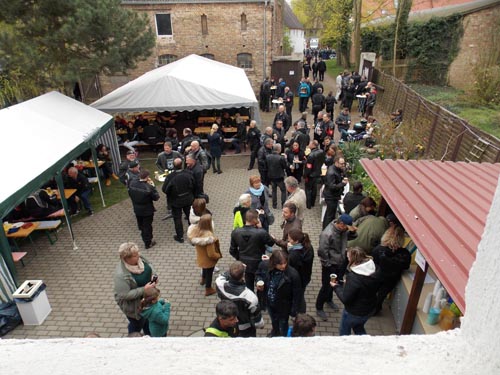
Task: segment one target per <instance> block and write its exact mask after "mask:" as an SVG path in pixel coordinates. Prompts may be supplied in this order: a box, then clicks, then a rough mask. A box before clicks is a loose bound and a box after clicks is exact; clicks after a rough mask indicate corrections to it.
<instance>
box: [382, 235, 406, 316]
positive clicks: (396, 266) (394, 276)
mask: <svg viewBox="0 0 500 375" xmlns="http://www.w3.org/2000/svg"><path fill="white" fill-rule="evenodd" d="M404 236H405V233H404V229H403V228H402V227H401V226H399V225H391V226H390V227H389V229H387V230H386V231H385V233H384V235H383V236H382V239H381V241H380V245H378V246H377V247H375V248H374V249H373V250H372V256H373V261H374V262H375V264H376V265H377V266H378V267H379V269H380V277H381V280H382V285H381V286H380V289H379V290H378V292H377V310H376V311H375V314H377V313H378V312H379V311H380V310H381V309H382V303H383V302H384V300H385V298H386V297H387V295H388V294H389V293H390V292H391V291H392V290H393V289H394V287H395V286H396V284H397V283H398V281H399V279H401V274H402V273H403V271H404V270H407V269H408V268H409V267H410V263H411V254H410V252H409V251H408V250H407V249H406V248H404V247H403V243H404Z"/></svg>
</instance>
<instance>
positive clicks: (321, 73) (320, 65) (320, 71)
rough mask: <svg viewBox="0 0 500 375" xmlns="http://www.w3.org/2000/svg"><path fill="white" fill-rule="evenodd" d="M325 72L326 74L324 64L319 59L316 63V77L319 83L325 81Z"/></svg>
mask: <svg viewBox="0 0 500 375" xmlns="http://www.w3.org/2000/svg"><path fill="white" fill-rule="evenodd" d="M325 72H326V63H325V62H324V61H323V59H322V58H321V57H320V58H319V61H318V76H319V80H320V81H323V80H324V79H325Z"/></svg>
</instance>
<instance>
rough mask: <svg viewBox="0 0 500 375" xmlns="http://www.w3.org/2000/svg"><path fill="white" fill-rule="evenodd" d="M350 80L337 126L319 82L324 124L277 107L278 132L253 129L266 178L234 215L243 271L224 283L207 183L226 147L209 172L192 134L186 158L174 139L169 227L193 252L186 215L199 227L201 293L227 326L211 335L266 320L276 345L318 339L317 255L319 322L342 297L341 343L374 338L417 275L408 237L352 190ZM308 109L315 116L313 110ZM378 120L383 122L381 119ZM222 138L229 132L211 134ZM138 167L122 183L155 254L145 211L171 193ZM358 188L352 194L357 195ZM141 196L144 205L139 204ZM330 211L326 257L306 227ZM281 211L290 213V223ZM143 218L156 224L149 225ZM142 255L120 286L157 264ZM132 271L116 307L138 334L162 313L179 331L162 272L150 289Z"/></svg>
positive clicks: (195, 239) (161, 164) (246, 331)
mask: <svg viewBox="0 0 500 375" xmlns="http://www.w3.org/2000/svg"><path fill="white" fill-rule="evenodd" d="M349 77H350V78H349V79H348V81H347V82H348V84H347V86H346V90H345V92H344V89H343V88H341V93H340V94H339V98H338V99H340V100H342V104H341V105H342V110H341V112H340V113H339V115H338V116H337V117H336V119H335V120H333V115H334V107H335V104H337V98H336V97H335V96H334V94H333V92H331V91H330V93H329V97H330V99H329V100H326V99H327V98H324V100H322V98H321V96H322V93H323V88H322V87H320V86H322V84H321V83H319V79H318V80H317V83H319V84H318V85H317V87H316V88H315V89H314V95H313V101H312V106H313V113H314V115H315V116H314V119H313V123H312V124H308V123H307V112H305V111H304V113H303V114H302V116H301V117H300V118H299V119H297V120H296V121H295V122H292V119H291V116H290V115H289V114H288V108H287V106H286V105H285V104H282V105H280V106H279V107H278V108H277V111H276V114H275V116H274V120H273V123H272V124H270V126H268V127H265V128H264V129H263V131H262V132H261V130H260V129H259V126H258V125H259V124H257V123H256V121H255V120H252V121H251V122H250V125H249V128H248V130H247V132H246V136H245V141H246V142H247V145H248V146H249V148H250V151H251V152H250V160H249V165H248V170H249V171H250V170H253V169H254V167H255V162H256V161H257V170H258V174H251V175H250V176H249V182H248V188H246V189H244V188H242V191H243V193H242V194H241V196H240V197H239V199H238V202H237V203H236V205H235V207H234V209H233V219H234V220H233V227H232V232H231V236H230V247H229V249H228V250H229V254H230V256H231V257H232V258H233V259H234V261H233V262H232V263H231V264H230V266H229V269H228V270H227V271H226V272H221V274H220V275H219V276H218V277H217V278H215V280H214V269H215V268H216V265H217V262H218V260H219V259H220V258H221V257H222V254H223V253H224V250H223V249H221V248H220V241H219V238H218V236H217V233H216V231H215V230H214V223H213V218H212V213H211V212H210V211H209V210H208V208H207V207H208V203H209V199H208V195H207V194H206V193H205V192H204V175H205V173H206V172H207V171H208V170H209V168H210V164H212V165H214V159H215V160H216V159H217V158H220V154H219V153H218V151H219V150H217V145H216V147H215V149H213V148H212V147H210V151H211V154H212V160H211V161H210V162H208V161H207V154H208V153H207V152H206V151H205V150H204V149H203V148H202V147H201V145H200V142H199V140H197V139H196V138H195V137H194V136H192V134H190V133H189V132H187V133H185V134H184V135H185V137H184V139H183V141H182V142H179V146H178V151H177V150H173V148H172V143H171V142H170V141H167V142H165V146H164V147H165V148H164V152H162V153H160V154H159V156H158V160H157V163H156V165H157V167H158V172H160V173H163V172H165V171H166V172H167V174H166V178H165V181H164V182H163V185H162V191H163V192H164V193H165V194H166V196H167V210H168V215H167V217H165V218H164V219H167V218H169V217H170V216H172V217H173V218H174V223H175V232H176V233H175V236H174V240H175V241H178V242H181V243H182V242H184V228H183V223H182V214H183V213H184V215H185V216H186V217H187V218H189V226H188V229H187V240H188V241H189V243H190V244H191V245H192V246H194V248H195V249H196V264H197V266H198V267H199V268H200V269H201V270H200V273H201V278H200V282H199V283H200V285H202V286H204V287H205V296H207V297H208V296H211V295H214V294H217V296H218V297H219V298H220V299H221V302H219V303H218V304H217V306H216V318H215V319H214V321H213V322H212V324H211V325H210V327H207V328H206V330H205V336H217V337H255V336H256V335H257V330H258V329H260V328H262V327H263V326H264V319H266V316H265V315H264V314H263V312H264V311H267V313H268V317H269V319H270V322H271V325H272V329H271V331H270V332H269V333H268V337H275V336H309V335H314V330H315V327H316V320H315V318H314V317H313V316H311V315H309V314H307V312H308V311H309V312H310V311H311V307H310V308H309V310H308V308H307V305H306V300H305V298H304V295H305V291H306V288H307V286H308V284H309V282H310V281H311V278H312V275H313V262H314V255H315V253H316V254H317V256H318V258H319V261H320V264H321V287H320V290H319V291H318V294H317V298H316V302H315V306H314V310H315V313H316V316H317V317H318V318H319V319H321V320H323V321H327V320H328V319H329V315H328V312H327V311H325V305H326V307H328V308H329V309H330V310H333V311H338V310H339V306H340V304H339V303H335V301H334V295H336V296H337V298H338V300H339V302H341V303H342V305H343V306H344V309H343V312H342V318H341V323H340V328H339V334H340V335H348V334H351V332H353V333H354V334H365V333H366V330H365V328H364V325H365V323H366V321H367V320H368V319H369V318H370V317H371V316H373V315H374V314H377V313H378V312H379V311H380V309H381V308H382V304H383V301H384V300H385V298H386V296H387V294H388V293H390V291H391V290H392V289H393V288H394V286H395V285H396V283H397V281H398V280H399V278H400V276H401V273H402V272H403V270H405V269H407V268H408V267H409V265H410V255H409V252H408V251H407V250H406V249H405V248H404V247H403V241H404V229H403V228H402V226H401V224H400V223H399V221H398V220H397V218H395V217H394V215H392V214H391V215H388V216H387V217H384V216H378V214H377V209H376V204H375V202H374V200H373V199H372V198H371V197H369V196H366V195H365V194H364V193H363V185H362V183H361V182H359V181H350V180H349V178H348V175H347V172H346V161H345V158H344V156H343V154H342V150H341V148H339V147H338V145H336V144H335V141H334V139H335V132H338V134H339V136H338V137H337V138H340V139H341V140H342V139H344V138H345V133H346V132H347V131H348V130H349V129H350V127H352V124H351V119H350V114H349V112H350V110H349V106H348V104H349V103H348V102H346V100H348V99H346V98H348V97H349V94H348V93H347V91H348V90H349V85H350V84H352V82H350V81H353V80H354V78H353V77H352V75H350V74H349ZM304 82H305V79H304ZM360 82H361V81H360ZM367 84H368V83H367ZM306 85H307V83H306ZM286 88H287V87H286V86H285V87H284V90H283V92H285V89H286ZM343 92H344V93H343ZM370 95H371V89H370ZM299 98H300V90H299ZM328 103H330V104H328ZM303 105H306V107H307V103H306V104H303ZM327 105H328V107H327ZM315 106H316V107H315ZM301 109H304V110H305V108H301ZM264 110H265V109H264ZM370 121H372V122H373V121H374V119H373V117H371V118H370ZM335 125H336V126H335ZM216 132H217V124H215V125H214V126H213V127H212V131H211V134H215V133H216ZM311 132H312V133H313V138H311V137H310V133H311ZM214 138H215V139H216V138H217V136H215V137H214ZM209 142H210V141H209ZM214 151H215V152H214ZM127 159H128V160H127V162H125V163H129V164H128V168H124V169H123V170H122V172H124V173H123V174H121V175H120V179H121V180H122V181H123V182H124V183H125V184H126V185H127V187H128V188H129V194H130V197H131V199H132V202H133V204H134V211H135V214H136V216H137V221H138V226H139V229H141V233H142V235H143V241H144V245H145V248H146V249H147V248H149V247H151V246H154V245H155V242H154V240H153V239H152V228H151V222H152V217H153V213H152V212H150V211H148V210H146V211H141V210H140V206H141V205H144V204H145V202H147V206H148V207H152V205H153V202H154V201H155V200H157V198H158V196H159V194H158V192H157V191H156V188H155V187H154V186H153V183H152V180H151V179H150V178H149V173H148V172H147V171H139V170H134V168H137V166H138V162H137V160H136V155H135V153H134V152H132V151H129V152H127ZM215 165H216V166H215V167H214V169H213V171H214V173H219V170H220V164H219V163H217V162H216V163H215ZM302 182H303V186H304V188H303V189H302V188H301V183H302ZM349 185H352V188H353V190H352V192H351V191H347V190H348V189H346V186H349ZM320 187H321V190H320ZM319 190H320V191H319ZM138 192H139V193H140V195H141V197H140V198H137V197H135V196H134V194H136V193H138ZM278 198H279V199H278ZM318 202H320V203H321V204H323V205H324V206H325V209H324V210H323V211H324V213H323V215H322V228H323V230H322V232H321V234H320V236H319V246H318V248H317V252H315V251H314V248H313V242H316V241H317V240H318V239H311V238H310V237H309V235H308V234H307V233H306V232H304V230H303V228H304V220H305V215H304V213H305V212H306V210H308V209H311V208H312V207H314V206H315V205H316V204H318ZM271 208H273V209H278V208H281V210H282V212H281V218H280V219H279V220H277V219H276V218H275V217H274V214H273V211H272V210H271ZM141 215H142V216H144V215H145V216H149V219H147V220H144V217H141ZM276 222H279V223H280V228H281V230H282V236H279V237H277V236H273V235H271V234H270V230H269V229H270V226H272V225H276V224H275V223H276ZM141 223H142V224H141ZM145 227H147V228H145ZM315 240H316V241H315ZM122 246H125V244H124V245H122ZM129 246H130V244H129ZM134 246H135V248H137V253H134V254H135V255H134V257H133V259H132V263H130V262H128V260H126V259H125V258H124V257H123V255H122V254H121V255H120V256H121V260H120V264H119V266H118V268H117V275H120V278H124V277H125V276H123V274H124V272H126V271H129V272H131V271H130V269H131V267H130V265H131V264H132V265H134V264H135V263H136V262H137V264H135V265H136V266H138V265H140V263H141V262H140V260H142V263H147V261H146V260H145V259H144V258H142V256H141V255H140V254H139V253H138V247H137V246H136V245H134ZM139 268H140V269H143V270H146V268H147V267H146V266H143V267H142V266H139ZM132 269H134V270H135V268H134V267H132ZM124 270H126V271H124ZM142 272H146V271H141V274H142ZM131 273H132V275H128V276H126V277H125V279H126V280H128V287H129V288H128V289H126V290H124V291H121V292H118V291H116V290H115V298H116V301H117V303H118V304H119V305H120V307H122V311H123V312H124V313H125V315H126V316H127V318H128V319H129V322H131V323H130V324H129V332H133V331H137V330H139V331H140V330H141V329H143V330H144V333H145V334H147V332H146V330H145V327H146V326H147V324H148V321H149V319H160V317H157V318H153V315H154V314H157V315H158V316H160V315H161V316H162V317H163V319H164V322H165V323H164V326H166V327H167V328H168V318H167V319H166V320H165V317H166V316H167V315H168V314H169V312H170V305H169V303H168V302H164V301H163V302H162V300H161V299H159V292H158V291H157V285H156V283H157V281H156V280H154V272H153V271H149V273H148V274H147V277H146V278H145V279H144V280H146V281H148V280H147V278H149V282H147V283H146V284H144V280H143V279H142V278H139V277H137V276H135V274H134V273H133V272H131ZM130 276H131V277H130ZM138 279H141V280H140V281H139V280H138ZM117 282H118V281H117V279H116V275H115V283H117ZM120 282H122V283H123V280H120ZM150 289H151V290H152V291H151V292H150V291H149V290H150ZM153 290H155V292H153ZM146 292H147V293H146ZM128 297H131V298H133V299H134V301H135V302H134V303H135V304H136V305H137V306H135V307H137V309H134V311H133V313H131V309H127V306H129V305H128V304H124V302H123V301H124V300H127V298H128ZM124 306H125V307H124ZM135 307H134V308H135ZM145 311H146V312H147V313H145ZM290 318H291V319H292V322H293V324H292V325H291V326H289V321H290ZM155 321H156V320H155ZM138 327H141V329H138ZM150 331H151V330H150ZM159 332H161V335H160V336H165V334H166V331H165V330H159ZM150 334H152V333H151V332H150Z"/></svg>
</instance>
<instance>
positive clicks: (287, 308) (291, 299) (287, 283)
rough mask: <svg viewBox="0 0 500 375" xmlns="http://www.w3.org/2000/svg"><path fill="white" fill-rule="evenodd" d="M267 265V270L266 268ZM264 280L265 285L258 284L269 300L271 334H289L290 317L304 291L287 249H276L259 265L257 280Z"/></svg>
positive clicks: (293, 315) (293, 313) (297, 307)
mask: <svg viewBox="0 0 500 375" xmlns="http://www.w3.org/2000/svg"><path fill="white" fill-rule="evenodd" d="M266 266H268V267H267V270H265V268H266ZM261 280H262V281H264V285H263V286H260V285H258V286H257V289H258V290H259V291H264V293H265V296H266V297H267V298H266V301H267V310H268V312H269V317H270V318H271V323H272V326H273V329H272V331H271V333H270V334H269V336H270V337H274V336H284V337H286V336H287V333H288V318H289V317H290V316H291V317H292V318H294V317H295V316H296V315H297V313H298V311H299V306H300V303H301V301H302V299H303V298H304V297H303V292H302V285H301V283H300V276H299V274H298V272H297V271H296V270H295V269H294V268H293V267H291V266H290V265H289V264H288V256H287V254H286V252H285V251H283V250H281V249H278V250H274V251H273V253H272V254H271V257H270V258H269V261H264V262H262V263H261V265H260V266H259V273H258V275H257V281H261Z"/></svg>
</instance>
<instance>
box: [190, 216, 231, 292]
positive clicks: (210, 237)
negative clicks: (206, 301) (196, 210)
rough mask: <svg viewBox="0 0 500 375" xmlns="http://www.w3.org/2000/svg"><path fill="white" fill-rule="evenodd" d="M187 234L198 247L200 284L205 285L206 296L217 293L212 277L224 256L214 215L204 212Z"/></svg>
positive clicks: (197, 257) (197, 259)
mask: <svg viewBox="0 0 500 375" xmlns="http://www.w3.org/2000/svg"><path fill="white" fill-rule="evenodd" d="M187 236H188V239H189V241H190V242H191V244H193V245H194V246H195V247H196V261H197V263H198V267H201V268H202V276H201V280H200V285H205V296H211V295H212V294H215V292H216V290H215V289H214V288H212V277H213V273H214V268H215V265H216V264H217V262H218V260H219V259H220V258H222V254H221V252H220V247H219V240H218V238H217V237H215V234H214V229H213V226H212V215H210V214H204V215H202V216H201V217H200V220H199V221H198V224H192V225H190V226H189V228H188V231H187Z"/></svg>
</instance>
